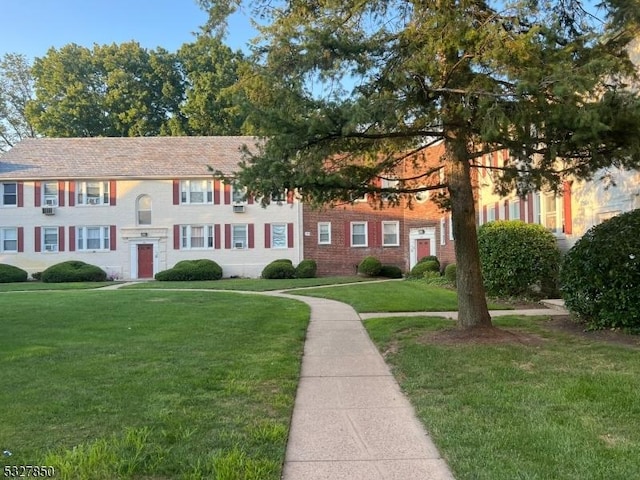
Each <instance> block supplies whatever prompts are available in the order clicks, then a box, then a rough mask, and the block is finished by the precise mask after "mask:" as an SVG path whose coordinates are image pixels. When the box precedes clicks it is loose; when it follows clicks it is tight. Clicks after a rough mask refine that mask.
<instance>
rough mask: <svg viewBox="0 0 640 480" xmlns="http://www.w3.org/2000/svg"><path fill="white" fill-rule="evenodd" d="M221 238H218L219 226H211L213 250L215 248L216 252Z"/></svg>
mask: <svg viewBox="0 0 640 480" xmlns="http://www.w3.org/2000/svg"><path fill="white" fill-rule="evenodd" d="M221 240H222V239H221V238H220V224H218V223H216V224H215V225H214V226H213V248H215V249H216V250H220V244H221Z"/></svg>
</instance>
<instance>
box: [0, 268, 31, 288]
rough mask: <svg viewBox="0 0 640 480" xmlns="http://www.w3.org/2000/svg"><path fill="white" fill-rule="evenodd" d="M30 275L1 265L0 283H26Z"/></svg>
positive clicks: (19, 269) (18, 269)
mask: <svg viewBox="0 0 640 480" xmlns="http://www.w3.org/2000/svg"><path fill="white" fill-rule="evenodd" d="M27 278H29V274H28V273H27V272H26V271H24V270H22V269H21V268H18V267H15V266H13V265H7V264H6V263H0V283H14V282H26V281H27Z"/></svg>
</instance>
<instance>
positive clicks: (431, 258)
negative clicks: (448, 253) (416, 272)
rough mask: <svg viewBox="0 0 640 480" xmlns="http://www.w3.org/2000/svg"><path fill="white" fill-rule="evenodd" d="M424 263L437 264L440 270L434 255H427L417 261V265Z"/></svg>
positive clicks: (438, 262) (438, 261)
mask: <svg viewBox="0 0 640 480" xmlns="http://www.w3.org/2000/svg"><path fill="white" fill-rule="evenodd" d="M424 262H436V263H437V264H438V270H440V260H438V257H436V256H435V255H427V256H426V257H422V258H421V259H420V260H418V264H420V263H424Z"/></svg>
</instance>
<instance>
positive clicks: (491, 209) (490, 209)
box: [487, 204, 496, 223]
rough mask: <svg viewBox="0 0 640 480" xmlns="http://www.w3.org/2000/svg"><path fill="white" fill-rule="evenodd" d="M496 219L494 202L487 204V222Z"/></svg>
mask: <svg viewBox="0 0 640 480" xmlns="http://www.w3.org/2000/svg"><path fill="white" fill-rule="evenodd" d="M495 220H496V206H495V204H492V205H487V223H489V222H494V221H495Z"/></svg>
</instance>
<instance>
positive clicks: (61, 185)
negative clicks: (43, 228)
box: [58, 180, 65, 207]
mask: <svg viewBox="0 0 640 480" xmlns="http://www.w3.org/2000/svg"><path fill="white" fill-rule="evenodd" d="M64 193H65V192H64V181H62V180H60V181H59V182H58V206H59V207H64Z"/></svg>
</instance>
